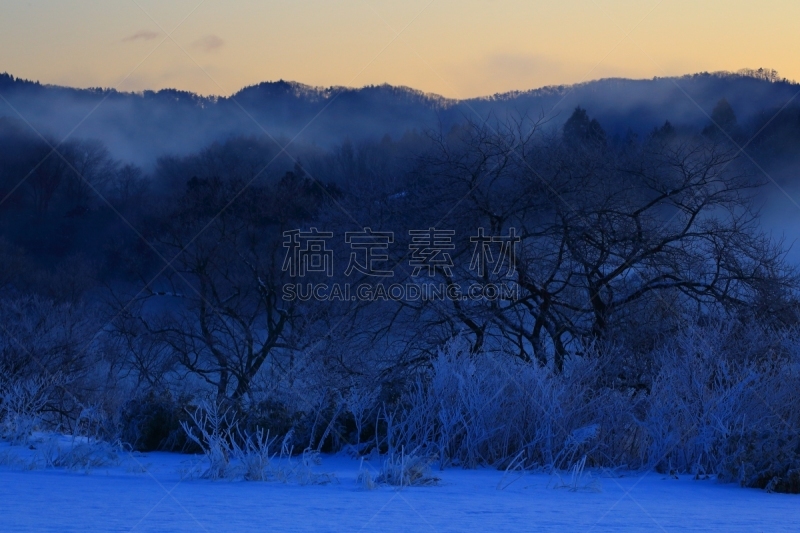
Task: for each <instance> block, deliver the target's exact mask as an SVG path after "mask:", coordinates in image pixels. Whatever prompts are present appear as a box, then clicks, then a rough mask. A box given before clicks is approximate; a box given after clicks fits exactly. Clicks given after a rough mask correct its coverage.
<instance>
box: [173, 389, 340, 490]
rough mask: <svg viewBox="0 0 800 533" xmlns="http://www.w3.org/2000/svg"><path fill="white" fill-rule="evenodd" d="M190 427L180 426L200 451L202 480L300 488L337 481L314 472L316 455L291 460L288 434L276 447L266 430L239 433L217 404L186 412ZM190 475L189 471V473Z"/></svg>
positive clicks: (306, 453) (230, 415) (235, 423)
mask: <svg viewBox="0 0 800 533" xmlns="http://www.w3.org/2000/svg"><path fill="white" fill-rule="evenodd" d="M190 418H191V424H190V423H188V422H182V423H181V425H182V427H183V429H184V431H185V432H186V434H187V435H188V437H189V438H190V439H191V440H192V441H193V442H195V443H196V444H197V445H198V446H200V448H201V449H202V450H203V455H204V456H205V468H204V469H201V470H200V472H199V475H200V477H202V478H205V479H212V480H217V479H229V480H237V479H240V480H245V481H277V482H281V483H299V484H301V485H324V484H327V483H332V482H335V481H337V479H336V476H335V475H334V474H331V473H326V472H317V471H316V470H315V468H314V467H316V466H319V465H320V464H321V459H320V454H319V452H318V451H316V450H312V449H310V448H307V449H305V450H304V451H303V452H302V454H300V457H299V458H295V457H293V451H294V449H293V447H292V446H291V445H290V442H291V438H292V434H291V432H289V433H288V434H287V435H286V436H284V438H283V440H282V441H281V444H280V448H278V446H276V442H277V437H270V434H269V431H265V430H264V429H261V428H259V429H257V430H256V431H255V432H253V433H251V432H247V431H243V430H242V429H241V428H240V425H239V421H238V420H237V419H236V415H235V414H234V412H233V410H232V409H230V408H228V407H222V406H220V405H219V404H217V403H211V402H203V403H202V404H201V405H200V406H199V407H198V408H197V409H195V411H194V412H192V413H190ZM189 473H190V474H192V473H193V472H189Z"/></svg>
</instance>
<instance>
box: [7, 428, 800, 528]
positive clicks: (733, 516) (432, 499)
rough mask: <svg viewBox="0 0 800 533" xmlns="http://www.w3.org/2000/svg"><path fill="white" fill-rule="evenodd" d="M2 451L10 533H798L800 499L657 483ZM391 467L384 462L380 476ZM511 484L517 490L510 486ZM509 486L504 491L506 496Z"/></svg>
mask: <svg viewBox="0 0 800 533" xmlns="http://www.w3.org/2000/svg"><path fill="white" fill-rule="evenodd" d="M26 453H27V454H30V453H32V452H29V451H28V450H27V449H25V448H21V447H16V446H15V447H11V446H9V444H8V443H0V457H3V458H5V459H4V461H3V462H4V463H5V464H4V466H1V467H0V517H2V518H0V531H3V532H6V531H8V532H26V531H59V532H82V533H85V532H101V531H103V532H105V531H158V532H170V531H180V532H183V531H208V532H217V531H232V532H238V531H259V532H261V531H378V532H380V533H388V532H393V531H432V532H445V531H503V532H506V531H683V530H691V531H748V532H757V531H798V530H799V528H800V496H797V495H786V494H768V493H766V492H764V491H760V490H752V489H742V488H739V487H737V486H735V485H731V484H727V485H726V484H719V483H717V482H715V481H712V480H704V481H696V480H694V479H691V478H690V477H685V476H682V477H680V478H678V479H674V478H669V477H667V476H664V475H661V474H657V473H654V472H650V473H644V472H627V473H620V472H617V473H616V475H612V474H611V473H609V472H605V473H603V472H599V473H598V472H595V473H594V475H595V478H596V479H597V482H598V484H599V491H592V490H580V491H576V492H573V491H570V490H569V489H567V488H555V485H558V484H559V482H560V481H566V480H568V478H569V476H568V475H567V474H565V475H564V476H563V478H564V479H562V480H559V478H558V477H555V478H554V477H551V476H549V475H546V474H525V475H523V476H521V477H511V476H505V477H504V473H503V472H499V471H497V470H490V469H481V470H461V469H458V468H451V469H447V470H445V471H443V472H439V471H436V470H434V473H435V475H437V476H439V477H440V478H441V481H440V483H439V485H438V486H435V487H406V488H403V489H402V490H397V489H395V488H392V487H388V486H382V487H378V488H377V489H374V490H365V489H363V488H361V487H360V485H359V484H358V483H357V482H356V478H357V475H358V471H359V467H360V463H359V461H356V460H353V459H350V458H348V457H342V456H336V457H330V456H323V458H322V464H321V465H319V466H315V467H314V468H315V470H316V471H319V472H325V473H332V474H334V475H335V481H334V482H333V483H330V484H327V485H298V484H282V483H263V482H262V483H259V482H246V481H209V480H205V479H199V478H197V477H191V476H187V475H186V473H187V472H189V471H192V470H193V468H195V467H196V466H198V464H199V462H201V461H202V459H201V458H200V457H199V456H188V455H179V454H171V453H147V454H138V453H137V454H134V455H131V454H125V455H123V460H122V462H121V464H119V465H118V466H113V467H105V468H97V469H94V470H92V471H90V472H89V473H85V472H81V471H68V470H66V469H63V468H50V469H41V470H23V469H22V467H21V463H17V464H14V461H13V460H9V458H17V459H21V458H24V457H25V455H26ZM377 467H379V462H377V461H374V462H373V464H372V468H377ZM509 483H510V484H509ZM498 486H501V487H503V488H502V490H499V489H498Z"/></svg>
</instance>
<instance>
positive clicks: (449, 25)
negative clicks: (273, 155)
mask: <svg viewBox="0 0 800 533" xmlns="http://www.w3.org/2000/svg"><path fill="white" fill-rule="evenodd" d="M798 20H800V2H798V1H797V0H762V1H760V2H754V1H744V0H691V1H690V0H660V1H659V0H560V1H557V2H556V1H547V2H545V1H541V0H538V1H537V0H518V1H512V0H402V1H400V0H393V1H388V0H341V1H334V0H227V1H224V0H205V1H201V0H170V1H169V2H164V1H163V0H161V1H158V0H29V1H24V0H4V1H3V2H2V3H0V72H2V71H7V72H9V73H11V74H13V75H15V76H19V77H23V78H28V79H34V80H39V81H41V82H43V83H53V84H60V85H70V86H76V87H96V86H102V87H115V88H118V89H120V90H130V91H139V90H143V89H160V88H165V87H174V88H178V89H184V90H189V91H194V92H198V93H202V94H221V95H228V94H231V93H233V92H235V91H237V90H238V89H240V88H242V87H244V86H247V85H252V84H255V83H258V82H261V81H269V80H277V79H285V80H293V81H299V82H302V83H307V84H310V85H321V86H330V85H346V86H363V85H369V84H379V83H390V84H393V85H406V86H410V87H414V88H417V89H421V90H423V91H427V92H434V93H438V94H442V95H445V96H449V97H456V98H465V97H471V96H479V95H487V94H493V93H496V92H504V91H509V90H525V89H532V88H536V87H541V86H543V85H552V84H562V83H576V82H581V81H588V80H591V79H597V78H602V77H610V76H620V77H632V78H650V77H653V76H668V75H679V74H686V73H694V72H699V71H716V70H734V71H735V70H738V69H740V68H743V67H752V68H757V67H769V68H774V69H776V70H778V72H779V73H780V74H781V75H782V76H785V77H787V78H790V79H800V61H798V59H797V58H798V57H800V37H798V34H797V27H796V25H797V21H798Z"/></svg>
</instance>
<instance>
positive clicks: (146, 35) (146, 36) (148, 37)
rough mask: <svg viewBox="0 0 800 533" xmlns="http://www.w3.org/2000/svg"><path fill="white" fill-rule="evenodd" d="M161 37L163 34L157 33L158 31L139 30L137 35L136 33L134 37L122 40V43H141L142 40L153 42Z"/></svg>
mask: <svg viewBox="0 0 800 533" xmlns="http://www.w3.org/2000/svg"><path fill="white" fill-rule="evenodd" d="M159 35H161V33H159V32H157V31H151V30H139V31H137V32H136V33H134V34H133V35H129V36H127V37H125V38H124V39H122V42H128V41H140V40H141V41H152V40H153V39H155V38H156V37H158V36H159Z"/></svg>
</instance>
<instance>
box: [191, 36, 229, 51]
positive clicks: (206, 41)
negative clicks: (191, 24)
mask: <svg viewBox="0 0 800 533" xmlns="http://www.w3.org/2000/svg"><path fill="white" fill-rule="evenodd" d="M224 44H225V41H223V40H222V39H221V38H219V37H218V36H216V35H206V36H205V37H201V38H200V39H197V40H196V41H195V42H193V43H192V48H196V49H198V50H200V51H202V52H205V53H210V52H214V51H215V50H218V49H219V48H221V47H222V45H224Z"/></svg>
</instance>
